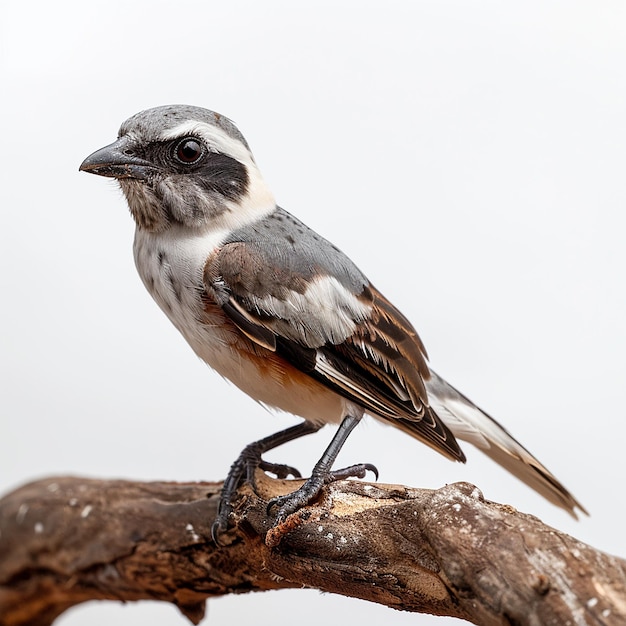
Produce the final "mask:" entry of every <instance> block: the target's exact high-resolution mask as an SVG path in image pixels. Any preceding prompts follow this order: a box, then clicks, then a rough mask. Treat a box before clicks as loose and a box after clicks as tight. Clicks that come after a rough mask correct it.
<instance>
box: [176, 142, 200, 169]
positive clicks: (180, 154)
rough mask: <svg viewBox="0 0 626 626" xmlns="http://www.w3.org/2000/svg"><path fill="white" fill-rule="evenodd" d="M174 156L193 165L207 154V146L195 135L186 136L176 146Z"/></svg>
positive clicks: (186, 163) (181, 161)
mask: <svg viewBox="0 0 626 626" xmlns="http://www.w3.org/2000/svg"><path fill="white" fill-rule="evenodd" d="M173 152H174V158H175V159H176V160H177V161H179V162H180V163H184V164H185V165H193V164H195V163H197V162H198V161H200V159H201V158H202V157H203V156H204V155H205V153H206V148H205V147H204V145H203V144H202V143H201V142H200V141H199V140H198V139H196V138H195V137H185V138H184V139H181V140H180V141H179V142H178V143H177V144H176V145H175V147H174V151H173Z"/></svg>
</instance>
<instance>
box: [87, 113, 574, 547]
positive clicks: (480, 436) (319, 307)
mask: <svg viewBox="0 0 626 626" xmlns="http://www.w3.org/2000/svg"><path fill="white" fill-rule="evenodd" d="M80 169H81V170H83V171H85V172H90V173H93V174H99V175H101V176H108V177H112V178H116V179H117V180H118V181H119V184H120V186H121V188H122V191H123V193H124V195H125V196H126V199H127V201H128V206H129V208H130V212H131V214H132V216H133V218H134V220H135V223H136V233H135V242H134V256H135V263H136V266H137V270H138V272H139V275H140V276H141V279H142V280H143V283H144V284H145V286H146V288H147V289H148V291H149V292H150V294H151V295H152V297H153V298H154V299H155V300H156V302H157V304H158V305H159V306H160V307H161V308H162V309H163V311H164V312H165V314H166V315H167V316H168V317H169V318H170V320H171V321H172V323H173V324H174V325H175V326H176V328H178V330H179V331H180V332H181V333H182V335H183V336H184V337H185V339H186V340H187V341H188V343H189V345H190V346H191V347H192V348H193V350H194V351H195V352H196V354H197V355H198V356H199V357H200V358H201V359H203V360H204V361H206V363H208V364H209V365H210V366H211V367H212V368H214V369H215V370H216V371H217V372H219V373H220V374H221V375H222V376H224V377H225V378H227V379H229V380H230V381H232V382H233V383H234V384H235V385H237V386H238V387H239V388H240V389H242V390H243V391H245V392H246V393H247V394H248V395H250V396H251V397H252V398H254V399H255V400H257V401H259V402H261V403H262V404H264V405H266V406H268V407H273V408H277V409H281V410H283V411H287V412H289V413H293V414H294V415H298V416H300V417H302V418H304V421H303V422H301V423H299V424H298V425H296V426H293V427H291V428H288V429H286V430H283V431H281V432H279V433H276V434H274V435H270V436H269V437H267V438H265V439H262V440H261V441H258V442H254V443H252V444H250V445H248V446H247V447H246V448H245V449H244V450H243V452H242V453H241V455H240V457H239V458H238V459H237V460H236V461H235V463H233V465H232V467H231V469H230V472H229V475H228V478H227V480H226V481H225V484H224V488H223V491H222V499H221V503H220V507H219V513H218V518H217V520H216V521H215V523H214V526H213V533H214V537H215V536H217V535H218V534H219V533H220V532H222V531H223V530H224V529H225V528H226V527H227V523H228V516H229V514H230V512H231V511H232V508H231V504H230V499H231V497H232V495H233V493H234V491H235V490H236V489H237V487H238V486H239V485H240V484H241V483H242V481H244V480H248V481H251V482H253V481H254V470H255V469H256V468H257V467H261V468H262V469H265V470H269V471H273V472H274V473H276V474H277V475H279V476H282V477H284V476H287V475H288V474H294V475H298V474H297V472H296V471H295V470H293V468H290V467H287V466H282V465H275V464H271V463H267V462H265V461H264V460H263V459H262V457H261V455H262V454H263V453H264V452H266V451H268V450H270V449H272V448H275V447H277V446H279V445H281V444H283V443H286V442H288V441H291V440H294V439H296V438H298V437H301V436H303V435H306V434H309V433H313V432H315V431H317V430H318V429H319V428H321V427H322V426H323V425H324V424H327V423H331V422H334V423H339V427H338V430H337V432H336V434H335V436H334V437H333V439H332V441H331V443H330V445H329V446H328V448H327V449H326V451H325V452H324V454H323V455H322V457H321V458H320V460H319V461H318V463H317V464H316V465H315V467H314V469H313V471H312V473H311V477H310V478H309V479H308V480H306V481H305V482H304V483H303V485H302V486H301V487H300V488H299V489H298V490H296V491H294V492H293V493H291V494H288V495H286V496H282V497H280V498H276V499H274V500H273V501H271V502H270V505H269V507H270V508H272V507H274V508H275V509H276V521H277V523H278V522H280V521H282V520H284V519H285V518H286V517H287V516H288V515H289V514H291V513H292V512H294V511H296V510H297V509H298V508H300V507H301V506H303V505H305V504H307V503H308V502H309V501H311V500H312V499H314V498H315V496H316V495H317V494H318V493H319V491H320V490H321V488H322V487H323V485H324V484H325V483H327V482H330V481H332V480H336V479H338V478H343V477H348V476H361V477H362V476H364V475H365V471H366V470H372V471H374V472H375V471H376V470H375V468H374V466H372V465H369V464H362V465H355V466H352V467H349V468H345V469H343V470H337V471H332V465H333V462H334V461H335V459H336V457H337V454H338V453H339V450H340V449H341V447H342V446H343V444H344V442H345V440H346V438H347V437H348V435H349V434H350V432H351V431H352V430H353V428H354V427H355V426H356V425H357V424H358V422H359V421H360V420H361V418H362V417H363V415H364V414H365V413H367V414H369V415H371V416H373V417H374V418H377V419H379V420H381V421H383V422H386V423H389V424H392V425H394V426H396V427H398V428H400V429H402V430H403V431H405V432H407V433H408V434H410V435H412V436H413V437H415V438H417V439H419V440H420V441H422V442H423V443H425V444H427V445H429V446H430V447H432V448H434V449H435V450H437V451H438V452H440V453H441V454H443V455H444V456H446V457H448V458H450V459H452V460H455V461H462V462H464V461H465V456H464V454H463V452H462V450H461V448H460V447H459V445H458V443H457V440H456V438H457V437H458V438H459V439H462V440H464V441H468V442H470V443H472V444H474V445H475V446H477V447H478V448H479V449H480V450H482V451H483V452H484V453H485V454H487V455H488V456H490V457H491V458H492V459H493V460H495V461H496V462H497V463H499V464H500V465H502V466H503V467H505V468H506V469H507V470H509V471H510V472H511V473H512V474H514V475H515V476H517V477H518V478H520V479H521V480H522V481H524V482H525V483H527V484H528V485H529V486H530V487H532V488H534V489H535V490H537V491H538V492H539V493H540V494H542V495H543V496H545V497H546V498H547V499H548V500H549V501H550V502H552V503H553V504H555V505H557V506H560V507H562V508H564V509H565V510H566V511H568V512H569V513H571V514H572V515H574V516H575V509H576V507H578V508H579V509H580V510H581V511H583V512H585V510H584V508H583V507H582V506H581V505H580V504H579V503H578V501H577V500H576V499H575V498H574V497H573V496H572V495H571V494H570V493H569V492H568V491H567V489H565V487H564V486H563V485H562V484H561V483H560V482H559V481H558V480H557V479H556V478H555V477H554V476H553V475H552V474H551V473H550V472H549V471H548V470H547V469H546V468H545V467H544V466H543V465H542V464H541V463H540V462H539V461H538V460H537V459H535V458H534V457H533V456H532V454H530V452H528V451H527V450H526V449H525V448H524V447H523V446H522V445H520V444H519V443H518V442H517V441H516V440H515V439H514V438H513V437H512V436H511V435H510V434H509V433H508V432H507V431H506V430H505V429H504V428H502V426H500V425H499V424H498V423H497V422H496V421H495V420H493V419H492V418H491V417H489V415H487V414H486V413H485V412H483V411H482V410H481V409H479V408H478V407H477V406H476V405H475V404H474V403H472V402H471V401H470V400H468V399H467V398H466V397H465V396H464V395H462V394H461V393H459V392H458V391H457V390H456V389H454V387H452V386H451V385H449V384H448V383H447V382H446V381H445V380H443V379H442V378H441V377H439V376H438V375H437V374H436V373H435V372H433V371H432V370H431V369H430V368H429V366H428V362H427V356H426V350H425V349H424V346H423V344H422V342H421V341H420V339H419V337H418V335H417V332H416V331H415V329H414V328H413V326H412V325H411V323H410V322H409V320H408V319H407V318H406V317H405V316H404V315H403V314H402V313H401V312H400V311H398V309H397V308H396V307H395V306H394V305H393V304H392V303H391V302H389V300H387V299H386V298H385V297H384V296H383V295H382V294H381V293H380V292H379V291H378V290H377V289H376V288H375V287H374V286H373V285H372V284H371V283H370V281H369V280H368V279H367V278H366V276H365V275H364V274H363V273H362V272H361V271H360V270H359V269H358V268H357V267H356V265H355V264H354V263H353V262H352V261H351V260H350V259H349V258H348V257H347V256H346V255H345V254H343V253H342V252H341V251H340V250H339V249H338V248H336V247H335V246H334V245H333V244H331V243H330V242H328V241H327V240H326V239H324V238H323V237H321V236H320V235H318V234H317V233H316V232H315V231H313V230H311V229H310V228H308V227H307V226H305V225H304V224H303V223H302V222H300V221H299V220H298V219H296V218H295V217H293V216H292V215H291V214H290V213H287V212H286V211H285V210H283V209H282V208H280V207H279V206H277V204H276V201H275V199H274V196H273V195H272V193H271V191H270V190H269V188H268V187H267V185H266V183H265V181H264V180H263V178H262V177H261V173H260V171H259V168H258V167H257V164H256V162H255V160H254V157H253V156H252V153H251V151H250V148H249V147H248V144H247V142H246V140H245V139H244V137H243V136H242V135H241V133H240V132H239V130H238V129H237V128H236V127H235V125H234V124H233V123H232V122H231V121H230V120H229V119H227V118H226V117H224V116H222V115H219V114H218V113H214V112H212V111H208V110H206V109H202V108H198V107H193V106H184V105H172V106H162V107H157V108H154V109H149V110H146V111H142V112H140V113H137V114H136V115H134V116H133V117H131V118H130V119H128V120H127V121H126V122H124V123H123V124H122V127H121V128H120V131H119V135H118V138H117V140H116V141H115V142H113V143H112V144H110V145H108V146H106V147H105V148H102V149H101V150H98V151H96V152H94V153H93V154H92V155H90V156H89V157H87V158H86V159H85V161H84V162H83V163H82V165H81V166H80Z"/></svg>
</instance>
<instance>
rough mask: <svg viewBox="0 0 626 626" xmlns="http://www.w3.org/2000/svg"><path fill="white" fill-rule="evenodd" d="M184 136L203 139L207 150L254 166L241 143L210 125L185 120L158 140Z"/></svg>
mask: <svg viewBox="0 0 626 626" xmlns="http://www.w3.org/2000/svg"><path fill="white" fill-rule="evenodd" d="M185 135H194V136H196V137H199V138H201V139H203V140H204V141H205V142H206V144H207V146H208V147H209V149H211V150H213V151H215V152H219V153H221V154H225V155H227V156H230V157H232V158H233V159H237V161H239V162H240V163H243V164H246V165H253V164H254V161H253V159H252V155H251V154H250V151H249V150H248V149H247V148H246V147H245V146H244V144H243V143H241V141H238V140H237V139H233V138H232V137H230V136H229V135H228V134H227V133H225V132H224V131H223V130H222V129H221V128H218V127H217V126H213V125H212V124H206V123H204V122H198V121H196V120H187V121H185V122H182V123H181V124H179V125H178V126H175V127H174V128H170V129H167V130H165V131H164V132H163V133H162V134H161V137H160V138H161V139H162V140H163V141H169V140H170V139H176V138H177V137H184V136H185Z"/></svg>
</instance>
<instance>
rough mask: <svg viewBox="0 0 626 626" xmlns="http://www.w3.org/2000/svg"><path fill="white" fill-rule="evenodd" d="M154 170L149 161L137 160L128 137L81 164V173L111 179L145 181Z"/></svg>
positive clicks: (122, 138) (97, 152)
mask: <svg viewBox="0 0 626 626" xmlns="http://www.w3.org/2000/svg"><path fill="white" fill-rule="evenodd" d="M155 169H156V168H155V167H154V165H153V164H152V163H150V161H146V160H145V159H141V158H139V157H138V156H137V155H136V154H135V152H134V150H133V149H132V146H131V144H130V141H129V139H128V137H120V138H119V139H118V140H117V141H115V142H113V143H112V144H111V145H109V146H106V147H104V148H100V150H96V151H95V152H94V153H93V154H90V155H89V156H88V157H87V158H86V159H85V160H84V161H83V162H82V163H81V164H80V168H79V170H80V171H81V172H89V173H90V174H98V175H99V176H109V177H111V178H136V179H139V180H145V179H146V178H148V176H149V174H150V173H151V172H154V170H155Z"/></svg>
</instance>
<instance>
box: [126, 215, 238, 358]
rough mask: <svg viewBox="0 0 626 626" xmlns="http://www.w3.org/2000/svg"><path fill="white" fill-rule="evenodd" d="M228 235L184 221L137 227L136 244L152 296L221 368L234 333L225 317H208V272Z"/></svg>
mask: <svg viewBox="0 0 626 626" xmlns="http://www.w3.org/2000/svg"><path fill="white" fill-rule="evenodd" d="M226 235H227V231H225V230H206V231H204V232H198V230H191V229H188V228H184V227H182V226H172V227H170V228H169V229H168V230H167V231H165V232H161V233H149V232H146V231H144V230H139V229H138V230H137V232H136V233H135V243H134V248H133V251H134V255H135V265H136V266H137V271H138V272H139V276H140V277H141V280H142V281H143V283H144V285H145V286H146V289H147V290H148V291H149V292H150V295H151V296H152V297H153V298H154V300H155V301H156V302H157V304H158V305H159V306H160V307H161V309H162V310H163V312H164V313H165V314H166V315H167V316H168V317H169V319H170V320H171V322H172V323H173V324H174V326H176V328H178V330H179V331H180V332H181V333H182V334H183V336H184V337H185V339H186V340H187V341H188V342H189V344H190V345H191V347H192V348H193V349H194V350H195V351H196V352H197V353H198V354H199V356H201V358H203V359H204V360H205V361H207V362H208V363H209V365H211V366H213V367H215V369H218V370H219V369H220V368H219V363H218V362H217V361H219V352H221V351H222V350H223V349H224V345H225V343H226V344H227V343H229V336H228V331H227V330H225V329H224V328H223V324H222V317H221V316H220V317H216V318H215V319H214V320H211V318H210V317H207V313H206V311H205V308H204V306H203V302H202V293H203V291H204V281H203V272H204V265H205V263H206V260H207V258H208V257H209V256H210V255H211V254H212V252H213V251H215V249H216V248H217V247H218V246H219V244H220V243H221V242H222V241H223V239H224V238H225V236H226ZM200 352H202V354H200ZM212 355H214V356H212ZM214 361H216V362H214Z"/></svg>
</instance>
